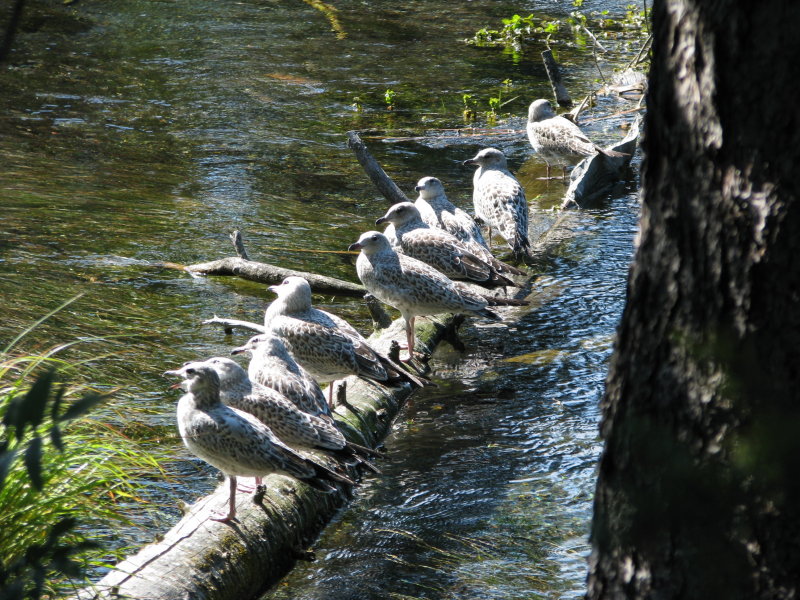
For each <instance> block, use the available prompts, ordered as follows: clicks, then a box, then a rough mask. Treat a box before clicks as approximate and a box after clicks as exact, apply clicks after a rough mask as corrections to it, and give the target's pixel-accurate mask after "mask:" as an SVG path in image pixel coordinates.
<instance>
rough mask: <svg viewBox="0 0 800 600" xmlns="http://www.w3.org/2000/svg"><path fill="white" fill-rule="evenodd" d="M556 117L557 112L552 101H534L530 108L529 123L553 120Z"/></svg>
mask: <svg viewBox="0 0 800 600" xmlns="http://www.w3.org/2000/svg"><path fill="white" fill-rule="evenodd" d="M555 116H556V112H555V111H554V110H553V105H552V104H550V100H546V99H544V98H539V99H538V100H534V101H533V102H531V105H530V107H529V108H528V123H536V122H537V121H544V120H545V119H551V118H553V117H555Z"/></svg>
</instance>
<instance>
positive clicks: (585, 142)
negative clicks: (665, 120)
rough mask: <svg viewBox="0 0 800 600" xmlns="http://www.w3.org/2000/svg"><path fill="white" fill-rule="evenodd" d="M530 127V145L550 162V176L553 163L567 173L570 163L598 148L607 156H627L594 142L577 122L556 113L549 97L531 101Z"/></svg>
mask: <svg viewBox="0 0 800 600" xmlns="http://www.w3.org/2000/svg"><path fill="white" fill-rule="evenodd" d="M527 130H528V139H529V140H530V142H531V146H533V149H534V150H535V151H536V153H537V154H538V155H539V156H541V157H542V160H544V162H545V164H546V165H547V177H550V167H551V165H558V166H561V167H562V169H563V175H564V176H566V173H567V171H566V169H567V166H569V165H574V164H576V163H577V162H578V161H580V160H582V159H584V158H586V157H587V156H592V155H594V154H597V153H598V152H600V153H602V154H605V155H607V156H624V155H623V154H622V153H620V152H616V151H614V150H605V149H603V148H601V147H600V146H598V145H597V144H595V143H594V142H592V141H591V140H590V139H589V138H588V137H586V134H584V133H583V131H581V129H580V127H578V126H577V125H576V124H575V123H573V122H572V121H570V120H569V119H567V118H565V117H562V116H560V115H557V114H556V112H555V111H554V110H553V105H552V104H550V101H549V100H546V99H544V98H541V99H539V100H534V101H533V102H531V105H530V107H529V108H528V125H527Z"/></svg>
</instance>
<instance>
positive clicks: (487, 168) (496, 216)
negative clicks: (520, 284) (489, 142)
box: [464, 148, 531, 260]
mask: <svg viewBox="0 0 800 600" xmlns="http://www.w3.org/2000/svg"><path fill="white" fill-rule="evenodd" d="M464 164H465V165H467V166H474V165H477V166H478V168H477V170H476V171H475V175H474V176H473V178H472V186H473V190H472V202H473V204H474V205H475V215H476V216H477V217H478V218H479V219H481V220H482V221H484V222H485V223H486V224H487V225H488V226H489V236H488V238H489V239H490V240H491V237H492V227H495V228H496V229H497V230H498V231H499V232H500V235H501V236H503V239H505V240H506V242H507V243H508V245H509V246H510V247H511V249H512V250H513V251H514V256H515V258H516V259H517V260H520V259H523V260H524V259H529V258H531V242H530V240H529V239H528V202H527V200H526V199H525V190H523V189H522V186H521V185H520V183H519V181H517V179H516V177H514V176H513V175H512V174H511V171H509V170H508V164H507V162H506V157H505V155H504V154H503V153H502V152H501V151H500V150H498V149H497V148H484V149H483V150H481V151H480V152H478V153H477V154H476V155H475V156H474V157H473V158H470V159H467V160H465V161H464Z"/></svg>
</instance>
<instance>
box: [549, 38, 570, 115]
mask: <svg viewBox="0 0 800 600" xmlns="http://www.w3.org/2000/svg"><path fill="white" fill-rule="evenodd" d="M542 60H543V61H544V70H545V71H547V77H548V78H549V79H550V85H551V86H552V88H553V95H554V96H555V98H556V102H558V105H559V106H564V107H570V106H572V98H570V97H569V92H568V91H567V88H566V87H565V86H564V83H563V82H562V81H561V71H560V70H559V68H558V63H557V62H556V59H555V58H553V51H552V50H550V48H548V49H547V50H543V51H542Z"/></svg>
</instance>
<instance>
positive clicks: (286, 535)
mask: <svg viewBox="0 0 800 600" xmlns="http://www.w3.org/2000/svg"><path fill="white" fill-rule="evenodd" d="M354 135H355V138H354V139H357V138H358V136H357V134H354ZM348 137H349V136H348ZM359 141H360V140H359ZM362 152H366V149H365V148H364V149H362ZM376 164H377V163H376ZM381 172H383V170H382V169H381ZM383 176H384V177H386V175H385V173H384V174H383ZM387 178H388V177H387ZM395 187H396V186H395ZM390 201H392V200H391V199H390ZM540 250H541V251H545V248H544V246H542V247H541V248H540ZM235 258H236V259H238V261H243V262H245V263H247V262H251V261H246V260H244V259H242V258H241V257H235ZM223 260H230V259H223ZM214 262H219V261H214ZM206 264H212V263H206ZM232 264H240V263H238V262H233V263H232ZM195 267H196V265H195ZM231 274H236V275H239V276H242V274H241V273H231ZM300 275H301V276H303V277H306V276H307V275H309V274H305V273H301V274H300ZM362 293H363V292H362ZM521 293H522V294H524V293H525V291H524V290H521ZM375 319H376V322H381V323H385V319H384V317H383V316H382V315H377V316H376V317H375ZM462 321H463V317H462V316H461V315H438V316H436V317H431V318H422V317H418V319H417V325H416V328H415V334H416V343H415V348H416V350H417V351H419V352H420V353H422V354H423V355H424V356H427V357H429V356H430V355H431V354H432V352H433V350H434V349H435V348H436V346H437V345H438V344H439V343H440V342H441V341H448V342H450V343H452V344H454V345H456V346H458V345H459V344H460V342H459V340H458V335H457V328H458V326H459V325H460V324H461V323H462ZM208 322H209V323H216V324H220V325H222V326H223V327H225V328H226V330H231V329H232V328H234V327H241V328H245V329H248V330H252V331H254V332H259V331H263V326H262V325H261V324H258V323H251V322H248V321H240V320H234V319H223V318H218V317H215V318H214V319H211V320H209V321H208ZM398 341H403V342H404V341H405V329H404V327H403V322H402V320H400V319H398V320H395V321H393V322H391V324H390V325H389V326H388V327H386V328H385V329H382V330H381V331H380V332H379V333H376V334H375V335H373V336H372V337H371V338H370V343H371V344H373V345H374V346H375V347H376V348H377V349H378V350H381V351H382V352H384V353H387V354H389V353H391V352H392V342H398ZM345 385H346V386H347V403H346V404H341V403H340V404H339V405H337V406H336V408H335V409H334V418H335V419H336V421H337V422H338V423H339V424H340V428H341V430H342V432H343V433H344V434H345V437H347V439H348V440H350V441H353V442H356V443H358V444H361V445H363V446H368V447H372V448H374V447H376V446H378V445H379V444H380V442H381V441H382V440H383V439H384V437H385V436H386V435H388V433H389V431H390V428H391V424H392V422H393V420H394V418H395V417H396V416H397V414H398V412H399V411H400V409H401V407H402V406H403V404H404V402H405V401H406V400H407V399H408V397H409V396H410V395H411V391H412V390H411V388H410V387H409V386H408V385H406V384H404V385H402V386H399V387H393V388H388V387H384V386H379V385H377V384H373V383H369V382H365V381H363V380H361V379H358V378H356V377H349V378H347V379H346V380H345ZM340 389H341V388H340ZM315 458H316V459H317V460H319V461H327V460H330V459H328V457H326V456H324V455H321V454H318V453H317V454H315ZM328 464H331V463H328ZM350 474H351V475H353V476H355V475H356V473H354V472H353V471H352V469H351V471H350ZM264 484H265V486H266V491H265V492H264V493H263V495H258V494H257V495H250V494H238V495H237V507H236V510H237V521H235V522H233V523H219V522H216V521H210V520H208V517H209V515H210V514H211V513H212V512H213V511H215V510H218V509H219V507H220V506H223V505H225V503H226V501H227V498H228V486H227V484H226V483H222V484H220V485H219V486H218V487H217V488H216V489H215V490H214V492H212V493H211V494H209V495H208V496H205V497H203V498H201V499H199V500H198V501H197V502H195V503H194V504H192V505H191V506H189V507H188V508H187V509H186V511H185V514H184V516H183V518H182V519H181V520H180V521H179V522H178V523H177V524H176V525H175V526H174V527H173V528H172V529H170V530H169V531H168V532H167V533H166V534H164V536H163V537H162V538H161V539H159V540H158V541H156V542H154V543H152V544H150V545H148V546H145V547H144V548H142V549H141V550H140V551H139V552H138V553H137V554H135V555H133V556H130V557H128V558H127V559H125V560H124V561H122V562H121V563H119V564H118V565H116V566H115V567H114V568H113V569H112V570H111V571H110V572H109V573H108V574H106V575H105V576H104V577H103V578H102V579H101V580H100V581H98V582H97V583H95V584H93V585H92V586H90V587H87V588H85V589H83V590H81V591H80V592H78V594H77V595H76V596H74V598H75V599H77V600H101V599H102V600H111V599H114V600H121V599H131V600H133V599H136V600H185V599H192V600H243V599H248V598H253V597H256V596H257V595H258V594H259V593H262V592H263V591H265V590H266V589H268V588H269V587H270V586H272V585H274V584H275V583H277V582H278V581H279V579H280V578H281V577H283V576H284V575H285V574H286V573H287V572H288V571H289V570H290V569H291V568H292V566H293V565H294V563H295V562H296V561H297V560H309V559H312V557H313V554H312V553H309V552H308V550H307V548H308V546H309V545H310V544H311V543H312V542H313V541H314V540H315V539H316V538H317V537H318V536H319V534H320V532H321V531H322V529H323V528H324V527H325V525H326V524H327V523H328V522H329V521H330V519H331V518H332V517H333V516H334V514H335V513H336V511H338V510H340V509H341V508H342V507H343V506H345V505H346V504H347V502H348V500H349V498H348V497H347V495H346V492H344V491H340V492H339V493H330V494H325V493H322V492H319V491H317V490H315V489H313V488H311V487H309V486H308V485H306V484H304V483H302V482H300V481H297V480H294V479H291V478H287V477H283V476H279V475H272V476H270V477H267V478H265V479H264Z"/></svg>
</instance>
